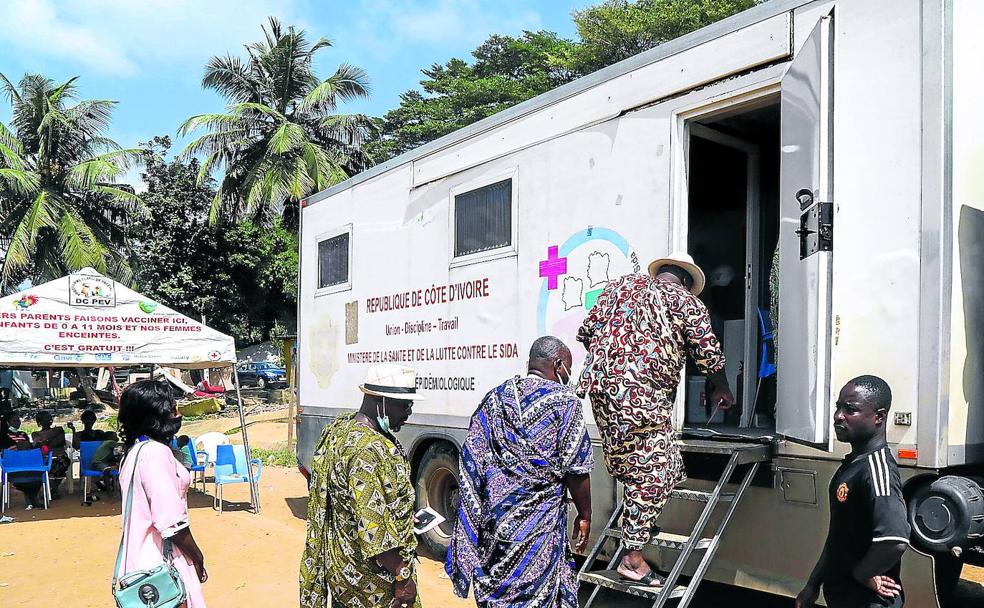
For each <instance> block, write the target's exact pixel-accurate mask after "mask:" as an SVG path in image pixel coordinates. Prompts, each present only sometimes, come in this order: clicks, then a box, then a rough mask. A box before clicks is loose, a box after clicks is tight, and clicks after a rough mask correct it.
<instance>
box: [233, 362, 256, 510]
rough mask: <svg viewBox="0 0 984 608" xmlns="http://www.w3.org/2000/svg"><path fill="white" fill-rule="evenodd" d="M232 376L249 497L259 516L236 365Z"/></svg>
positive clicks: (243, 405)
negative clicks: (246, 469)
mask: <svg viewBox="0 0 984 608" xmlns="http://www.w3.org/2000/svg"><path fill="white" fill-rule="evenodd" d="M232 376H233V379H234V384H235V385H236V402H237V403H238V404H239V430H240V431H241V432H242V434H243V449H244V450H245V451H246V467H247V468H248V470H249V497H250V499H251V500H252V501H253V513H255V514H257V515H259V514H260V492H259V488H257V487H256V479H255V478H254V477H253V464H252V460H253V457H252V455H251V454H250V451H249V435H248V434H247V433H246V407H245V405H246V404H245V403H243V394H242V392H241V391H240V390H239V369H238V368H237V367H236V366H235V365H233V366H232Z"/></svg>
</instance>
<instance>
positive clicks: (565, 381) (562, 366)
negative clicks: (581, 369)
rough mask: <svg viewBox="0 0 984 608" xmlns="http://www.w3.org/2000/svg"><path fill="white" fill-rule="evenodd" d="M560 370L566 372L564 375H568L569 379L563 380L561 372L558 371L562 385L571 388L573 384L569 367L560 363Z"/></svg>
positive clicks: (558, 377)
mask: <svg viewBox="0 0 984 608" xmlns="http://www.w3.org/2000/svg"><path fill="white" fill-rule="evenodd" d="M560 369H562V370H564V373H565V374H567V378H566V379H564V378H561V377H560V372H559V370H558V372H557V379H558V380H560V383H561V384H563V385H564V386H569V385H570V383H571V372H570V370H569V369H567V366H566V365H565V364H564V362H563V361H561V362H560Z"/></svg>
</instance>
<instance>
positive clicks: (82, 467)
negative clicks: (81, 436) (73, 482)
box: [79, 441, 120, 504]
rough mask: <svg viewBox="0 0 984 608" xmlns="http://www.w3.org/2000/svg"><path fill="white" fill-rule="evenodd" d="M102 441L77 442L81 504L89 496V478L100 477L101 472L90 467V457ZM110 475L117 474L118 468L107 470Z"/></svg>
mask: <svg viewBox="0 0 984 608" xmlns="http://www.w3.org/2000/svg"><path fill="white" fill-rule="evenodd" d="M102 443H103V442H102V441H80V442H79V477H81V478H82V504H85V501H86V500H88V498H89V478H90V477H102V476H103V472H102V471H98V470H96V469H93V468H92V457H93V456H95V454H96V450H97V449H99V446H101V445H102ZM109 474H110V475H117V476H118V475H119V474H120V470H119V469H118V468H116V469H113V470H112V471H110V472H109Z"/></svg>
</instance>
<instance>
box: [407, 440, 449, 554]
mask: <svg viewBox="0 0 984 608" xmlns="http://www.w3.org/2000/svg"><path fill="white" fill-rule="evenodd" d="M415 485H416V489H417V508H416V509H415V511H419V510H420V509H423V508H425V507H430V508H431V509H434V510H435V511H437V512H438V513H440V514H441V516H442V517H444V521H443V522H441V524H440V525H439V526H437V527H436V528H434V529H432V530H429V531H427V532H425V533H424V534H421V535H420V536H419V537H418V538H419V539H420V545H421V548H422V549H423V550H424V551H426V552H427V553H428V554H429V555H430V556H431V557H433V558H434V559H437V560H440V561H442V562H443V561H444V557H445V556H446V555H447V552H448V547H449V546H450V545H451V534H452V532H453V530H454V523H455V520H456V519H457V517H458V452H457V450H455V448H454V447H453V446H452V445H450V444H448V443H445V442H440V443H435V444H434V445H432V446H430V447H429V448H427V451H426V452H424V456H423V457H422V458H421V459H420V466H419V467H418V468H417V479H416V482H415Z"/></svg>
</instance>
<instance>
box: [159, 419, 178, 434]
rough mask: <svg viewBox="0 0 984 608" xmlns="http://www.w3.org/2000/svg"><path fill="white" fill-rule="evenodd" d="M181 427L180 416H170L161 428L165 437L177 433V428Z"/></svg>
mask: <svg viewBox="0 0 984 608" xmlns="http://www.w3.org/2000/svg"><path fill="white" fill-rule="evenodd" d="M180 428H181V416H178V417H177V418H171V419H170V420H168V421H167V422H166V423H165V424H164V428H163V429H162V430H163V432H164V436H165V437H174V436H175V435H177V434H178V429H180Z"/></svg>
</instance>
